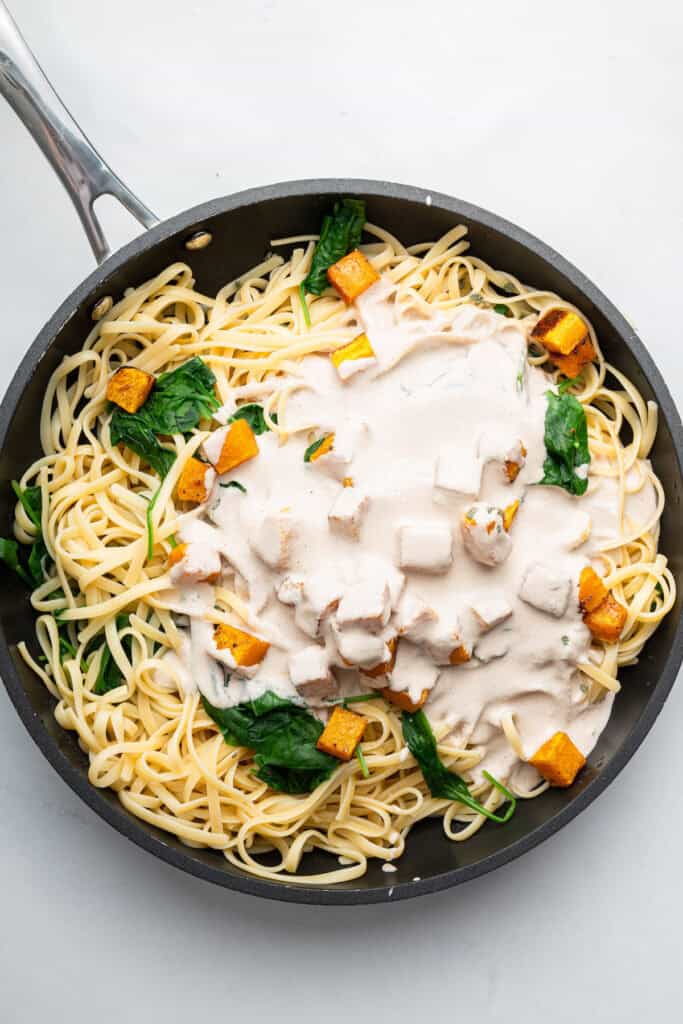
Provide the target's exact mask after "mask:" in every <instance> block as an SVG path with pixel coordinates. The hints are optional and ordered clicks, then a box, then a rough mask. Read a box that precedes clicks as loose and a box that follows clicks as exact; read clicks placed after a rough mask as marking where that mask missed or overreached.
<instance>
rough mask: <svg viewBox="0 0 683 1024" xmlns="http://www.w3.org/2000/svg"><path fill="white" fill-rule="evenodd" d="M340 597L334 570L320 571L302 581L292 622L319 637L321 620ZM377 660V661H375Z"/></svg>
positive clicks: (340, 593)
mask: <svg viewBox="0 0 683 1024" xmlns="http://www.w3.org/2000/svg"><path fill="white" fill-rule="evenodd" d="M341 595H342V585H341V583H340V582H339V575H338V573H337V572H336V571H335V570H329V569H320V570H319V571H318V572H315V573H311V575H310V576H308V577H306V578H305V579H304V584H303V599H302V600H301V601H300V602H299V603H298V604H297V606H296V611H295V613H294V621H295V622H296V624H297V626H298V627H299V629H300V630H302V631H303V632H304V633H306V634H307V635H308V636H310V637H313V639H315V638H316V637H318V636H320V627H321V623H322V620H323V619H324V618H325V616H326V615H329V614H330V612H332V611H334V609H335V608H336V607H337V604H338V603H339V598H340V597H341ZM376 660H378V659H376Z"/></svg>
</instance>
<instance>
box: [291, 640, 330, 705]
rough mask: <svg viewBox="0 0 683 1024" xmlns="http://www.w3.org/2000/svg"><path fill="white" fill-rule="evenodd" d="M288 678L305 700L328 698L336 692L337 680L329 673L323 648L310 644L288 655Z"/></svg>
mask: <svg viewBox="0 0 683 1024" xmlns="http://www.w3.org/2000/svg"><path fill="white" fill-rule="evenodd" d="M289 678H290V679H291V680H292V683H293V685H294V686H295V687H296V689H297V691H298V692H299V693H300V694H301V696H302V697H305V698H306V699H307V700H313V699H320V698H322V697H330V696H332V695H333V694H335V693H336V692H337V689H338V686H337V680H336V679H335V678H334V676H333V675H332V673H331V672H330V666H329V664H328V661H327V652H326V651H325V648H324V647H318V645H317V644H311V645H310V647H304V648H303V650H301V651H297V652H296V653H295V654H292V655H290V658H289Z"/></svg>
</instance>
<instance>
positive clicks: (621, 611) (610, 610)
mask: <svg viewBox="0 0 683 1024" xmlns="http://www.w3.org/2000/svg"><path fill="white" fill-rule="evenodd" d="M627 616H628V612H627V611H626V609H625V608H624V606H623V604H619V602H618V601H617V599H616V598H615V597H614V596H613V595H612V594H610V593H608V594H607V597H606V598H605V599H604V601H602V602H601V603H600V604H599V605H598V607H597V608H596V609H595V610H594V611H592V612H586V614H585V615H584V616H583V621H584V622H585V624H586V625H587V626H588V628H589V629H590V631H591V634H592V635H593V636H594V637H595V639H596V640H602V641H604V642H605V643H606V644H615V643H616V642H617V640H618V639H619V637H620V636H621V631H622V629H623V628H624V623H625V622H626V619H627Z"/></svg>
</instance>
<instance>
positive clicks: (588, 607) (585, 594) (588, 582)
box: [579, 565, 609, 613]
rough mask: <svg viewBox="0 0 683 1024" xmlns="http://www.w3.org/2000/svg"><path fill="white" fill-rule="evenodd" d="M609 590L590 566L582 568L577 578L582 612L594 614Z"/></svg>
mask: <svg viewBox="0 0 683 1024" xmlns="http://www.w3.org/2000/svg"><path fill="white" fill-rule="evenodd" d="M608 594H609V590H608V589H607V587H606V586H605V584H604V583H603V582H602V579H601V577H600V576H598V574H597V572H596V571H595V569H592V568H591V566H590V565H586V566H584V568H583V569H582V570H581V575H580V576H579V604H580V605H581V611H582V612H584V613H585V612H594V611H595V609H596V608H598V607H599V606H600V605H601V604H602V602H603V601H604V600H605V598H606V597H607V595H608Z"/></svg>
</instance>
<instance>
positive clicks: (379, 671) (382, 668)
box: [361, 637, 398, 679]
mask: <svg viewBox="0 0 683 1024" xmlns="http://www.w3.org/2000/svg"><path fill="white" fill-rule="evenodd" d="M387 647H388V648H389V651H390V656H389V660H388V661H383V662H381V663H380V664H379V665H373V667H372V668H362V669H361V672H362V673H363V675H364V676H370V678H371V679H377V678H378V676H385V675H386V674H387V672H391V670H392V669H393V667H394V665H395V664H396V649H397V648H398V638H397V637H394V638H393V640H390V641H389V642H388V643H387Z"/></svg>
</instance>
